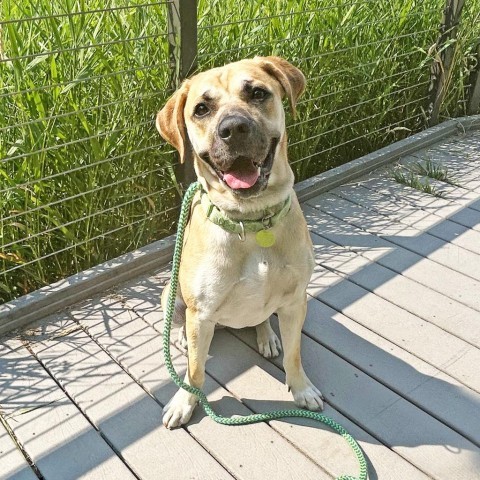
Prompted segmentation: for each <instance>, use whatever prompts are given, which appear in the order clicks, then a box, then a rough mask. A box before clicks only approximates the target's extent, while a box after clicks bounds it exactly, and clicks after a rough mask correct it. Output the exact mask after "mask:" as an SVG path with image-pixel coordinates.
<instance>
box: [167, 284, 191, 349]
mask: <svg viewBox="0 0 480 480" xmlns="http://www.w3.org/2000/svg"><path fill="white" fill-rule="evenodd" d="M169 293H170V282H169V283H167V285H165V288H164V289H163V292H162V309H163V311H164V312H166V308H167V301H168V295H169ZM186 310H187V306H186V305H185V302H184V301H183V298H182V297H181V296H180V295H179V294H178V292H177V297H176V298H175V310H174V312H173V318H172V323H173V325H177V326H179V327H180V328H179V329H178V332H177V341H176V343H175V345H177V346H178V347H179V348H180V349H181V350H182V351H184V352H185V351H186V350H187V347H188V345H187V336H186V332H185V312H186Z"/></svg>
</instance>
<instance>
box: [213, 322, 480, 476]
mask: <svg viewBox="0 0 480 480" xmlns="http://www.w3.org/2000/svg"><path fill="white" fill-rule="evenodd" d="M228 335H231V334H229V333H228V332H223V331H220V332H219V333H218V335H216V338H214V343H213V352H214V354H215V356H214V358H215V359H216V358H217V356H218V357H220V356H221V357H222V358H225V357H228V356H229V357H230V358H232V360H233V359H234V360H233V361H230V362H225V361H223V362H221V361H218V362H217V363H215V362H212V368H213V367H216V368H215V370H212V373H213V374H215V376H217V375H218V378H224V379H225V380H224V381H225V382H226V386H227V387H228V388H229V389H232V391H233V389H234V388H235V389H236V390H240V386H239V385H240V384H241V387H242V388H243V389H244V390H245V389H248V390H247V392H248V393H242V396H243V397H247V395H248V397H247V398H251V397H252V396H253V395H254V388H257V389H260V390H261V391H262V392H263V382H262V380H263V379H261V380H260V382H259V383H256V382H255V379H254V378H252V377H253V376H252V375H250V376H247V373H243V374H242V372H250V371H251V366H252V365H258V366H259V367H260V370H261V371H262V370H267V371H268V366H266V365H264V363H265V362H266V360H264V359H262V358H260V356H259V355H258V354H254V353H252V352H250V351H248V349H247V347H246V345H242V344H239V343H238V342H235V341H233V340H231V339H229V338H228ZM238 335H241V336H242V338H243V339H244V340H245V341H246V342H247V343H248V344H249V345H250V346H251V347H253V348H254V344H255V340H254V336H253V332H252V331H251V330H250V331H247V330H241V331H238ZM302 342H303V347H302V358H303V364H304V367H305V371H306V372H307V374H308V375H309V377H310V379H311V380H312V382H313V383H314V384H315V385H317V386H318V387H319V388H320V389H321V390H322V391H323V393H324V395H325V396H326V399H327V401H328V403H329V404H331V405H332V406H333V407H334V408H335V409H337V410H339V411H340V412H342V413H344V414H345V415H346V416H348V417H349V418H351V419H353V420H354V421H355V422H356V423H358V424H359V426H360V427H363V428H366V429H368V431H369V432H370V433H371V434H372V435H374V436H375V437H376V438H377V439H379V440H380V441H381V442H382V443H384V444H385V445H388V446H390V448H392V449H393V450H394V451H395V452H397V453H399V454H400V455H401V456H402V457H403V458H405V459H406V460H408V461H409V462H411V463H412V464H413V465H415V466H416V467H417V468H419V469H420V470H422V471H423V472H425V473H427V474H428V475H430V476H431V477H433V478H435V479H438V480H444V479H445V478H449V479H458V480H466V479H468V480H474V479H476V478H477V473H478V468H479V467H480V449H478V447H476V446H475V445H473V444H472V443H471V442H469V441H468V440H466V439H465V438H464V437H463V436H461V435H459V434H458V433H456V432H454V431H453V430H451V429H450V428H448V427H447V426H445V425H444V424H443V423H441V422H439V421H438V420H436V419H434V418H433V417H431V416H430V415H428V414H427V413H426V412H424V411H422V410H420V409H419V408H417V407H415V406H414V405H412V404H411V403H410V402H408V401H407V400H405V399H403V398H402V397H400V396H399V395H397V394H396V393H395V392H393V391H391V390H389V389H388V388H386V387H385V386H384V385H382V384H381V383H379V382H377V381H376V380H374V379H373V378H371V377H370V376H368V375H366V374H365V373H363V372H362V371H360V370H359V369H357V368H355V367H354V366H352V365H351V364H349V363H347V362H346V361H345V360H343V359H341V358H340V357H338V356H337V355H335V354H333V353H332V352H331V351H329V350H327V349H326V348H325V347H323V346H321V345H319V344H318V343H316V342H315V341H313V340H312V339H310V338H309V337H307V336H303V339H302ZM274 363H275V365H278V366H280V365H281V359H280V358H277V359H275V360H274ZM249 366H250V369H249ZM222 383H223V382H222ZM252 385H253V386H252ZM250 392H252V393H250ZM263 395H264V396H265V393H263ZM254 398H255V397H254ZM360 440H363V439H362V438H360ZM444 445H449V446H450V447H451V449H449V451H446V449H445V448H444ZM378 478H383V477H381V476H379V477H378ZM394 478H409V477H408V476H403V477H402V476H401V475H400V476H398V477H395V476H394Z"/></svg>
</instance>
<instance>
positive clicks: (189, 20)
mask: <svg viewBox="0 0 480 480" xmlns="http://www.w3.org/2000/svg"><path fill="white" fill-rule="evenodd" d="M168 43H169V51H170V72H171V76H170V88H171V90H172V91H174V90H176V89H177V88H178V86H179V85H180V84H181V83H182V82H183V80H185V79H186V78H187V77H188V76H189V75H191V74H192V73H193V72H194V71H195V69H196V68H197V48H198V41H197V0H171V1H170V2H168ZM175 176H176V178H177V181H178V183H179V184H180V186H181V188H182V190H183V191H185V189H186V188H187V187H188V185H190V183H192V182H194V181H195V178H196V177H195V171H194V169H193V164H192V163H191V162H185V163H184V164H181V163H180V162H179V161H178V162H177V165H176V167H175Z"/></svg>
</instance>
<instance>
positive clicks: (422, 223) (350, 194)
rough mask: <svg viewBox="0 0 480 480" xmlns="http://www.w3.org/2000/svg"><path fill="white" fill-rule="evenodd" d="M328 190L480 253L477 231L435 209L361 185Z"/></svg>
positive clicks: (479, 235)
mask: <svg viewBox="0 0 480 480" xmlns="http://www.w3.org/2000/svg"><path fill="white" fill-rule="evenodd" d="M331 193H333V194H335V195H338V196H339V197H341V198H343V199H345V200H348V201H350V202H354V203H356V204H357V205H360V206H362V207H365V208H367V209H368V210H370V211H373V212H375V213H376V214H379V215H381V216H384V217H386V218H389V219H391V220H392V221H395V222H398V223H401V224H404V225H407V226H409V227H412V228H414V229H415V230H418V231H421V232H424V233H427V234H428V235H433V236H434V237H437V238H440V239H442V240H444V241H445V242H448V243H451V244H452V245H457V246H459V247H461V248H464V249H466V250H469V251H470V252H473V253H474V254H477V255H478V254H480V231H475V230H471V229H470V228H469V227H466V226H462V225H460V224H458V223H455V222H452V221H451V220H449V219H446V218H442V217H441V216H439V215H436V214H435V212H433V213H432V212H427V211H425V210H422V209H419V208H418V207H415V206H411V205H409V204H408V203H407V202H404V201H402V200H398V199H394V198H392V197H391V196H387V195H385V194H382V193H379V192H374V191H372V190H369V189H367V188H364V187H363V186H362V185H353V186H344V187H339V188H336V189H335V190H332V192H331ZM479 197H480V196H479ZM479 213H480V212H479ZM479 217H480V215H479ZM479 225H480V223H479Z"/></svg>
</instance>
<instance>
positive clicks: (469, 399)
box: [304, 298, 480, 447]
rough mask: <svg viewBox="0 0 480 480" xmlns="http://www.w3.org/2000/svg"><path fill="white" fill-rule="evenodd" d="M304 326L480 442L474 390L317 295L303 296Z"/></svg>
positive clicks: (478, 402)
mask: <svg viewBox="0 0 480 480" xmlns="http://www.w3.org/2000/svg"><path fill="white" fill-rule="evenodd" d="M304 331H305V333H306V334H307V335H308V336H309V337H311V338H312V339H314V340H315V341H317V342H318V343H320V344H322V345H324V346H326V347H327V348H328V349H329V350H331V351H333V352H335V353H336V354H338V355H339V356H340V357H342V358H344V359H345V360H347V361H348V362H350V363H352V364H353V365H355V366H356V367H358V368H360V369H361V370H362V371H363V372H365V373H367V374H368V375H370V376H371V377H373V378H375V379H376V380H378V381H379V382H381V383H382V384H384V385H386V386H387V387H388V388H390V389H391V390H393V391H395V392H396V393H397V394H399V395H400V396H402V397H404V398H406V399H407V400H409V401H410V402H412V403H413V404H414V405H416V406H418V407H420V408H421V409H422V410H424V411H425V412H428V414H430V415H432V416H434V417H435V418H437V419H438V420H440V421H441V422H442V423H445V424H446V425H448V426H449V427H450V428H452V429H453V430H455V431H456V432H458V433H460V434H461V435H463V436H464V437H466V438H468V439H469V440H470V441H471V442H472V443H475V445H477V447H478V446H480V441H479V439H480V433H479V425H480V419H479V418H478V414H477V413H476V412H478V411H479V408H480V395H479V394H478V393H476V392H474V391H472V390H471V389H469V388H467V387H465V385H462V384H461V383H460V382H458V381H456V380H455V379H454V378H452V377H451V376H448V375H446V374H444V373H443V372H440V371H439V370H438V369H437V368H435V367H434V366H432V365H430V364H428V363H426V362H424V361H422V360H421V359H420V358H418V357H416V356H415V355H412V354H411V353H409V352H407V351H406V350H404V349H403V348H401V347H399V346H397V345H395V344H393V343H392V342H389V341H388V340H386V339H385V338H383V337H381V336H380V335H378V334H377V333H375V332H373V331H372V330H369V329H367V328H365V327H363V326H362V325H360V324H358V323H357V322H354V321H352V320H351V319H350V318H348V317H346V316H345V315H343V314H341V313H339V312H337V311H336V310H334V309H332V308H330V307H328V306H327V305H325V304H324V303H322V302H320V301H318V300H317V299H314V298H311V299H310V300H309V302H308V311H307V319H306V322H305V326H304ZM452 405H455V414H454V415H452Z"/></svg>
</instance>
